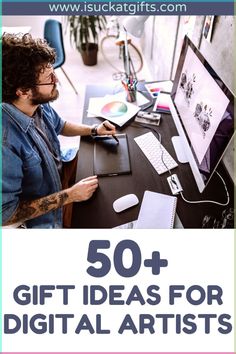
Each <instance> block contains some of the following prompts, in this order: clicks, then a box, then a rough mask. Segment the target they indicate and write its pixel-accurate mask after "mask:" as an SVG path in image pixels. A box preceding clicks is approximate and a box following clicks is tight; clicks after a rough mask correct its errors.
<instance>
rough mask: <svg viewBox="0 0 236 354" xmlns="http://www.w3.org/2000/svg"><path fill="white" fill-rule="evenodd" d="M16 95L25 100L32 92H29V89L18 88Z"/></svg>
mask: <svg viewBox="0 0 236 354" xmlns="http://www.w3.org/2000/svg"><path fill="white" fill-rule="evenodd" d="M16 95H17V96H18V98H21V99H23V100H26V99H29V98H30V97H31V95H32V92H31V89H22V88H18V89H17V90H16Z"/></svg>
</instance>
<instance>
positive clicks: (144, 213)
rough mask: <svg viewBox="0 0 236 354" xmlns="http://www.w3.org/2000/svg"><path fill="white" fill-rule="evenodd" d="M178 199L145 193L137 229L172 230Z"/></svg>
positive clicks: (160, 194)
mask: <svg viewBox="0 0 236 354" xmlns="http://www.w3.org/2000/svg"><path fill="white" fill-rule="evenodd" d="M176 205H177V198H176V197H174V196H172V195H167V194H162V193H156V192H150V191H145V193H144V196H143V200H142V204H141V208H140V211H139V215H138V220H137V222H136V225H135V229H172V228H173V225H174V220H175V213H176Z"/></svg>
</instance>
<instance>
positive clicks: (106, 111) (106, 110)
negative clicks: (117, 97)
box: [101, 101, 128, 118]
mask: <svg viewBox="0 0 236 354" xmlns="http://www.w3.org/2000/svg"><path fill="white" fill-rule="evenodd" d="M127 111H128V107H127V105H126V104H125V103H124V102H119V101H114V102H109V103H107V104H105V106H103V107H102V109H101V113H102V114H103V115H104V116H105V117H107V118H116V117H121V116H123V115H124V114H125V113H126V112H127Z"/></svg>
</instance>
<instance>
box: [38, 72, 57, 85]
mask: <svg viewBox="0 0 236 354" xmlns="http://www.w3.org/2000/svg"><path fill="white" fill-rule="evenodd" d="M50 77H51V82H48V83H45V84H44V83H42V84H35V86H47V85H54V84H55V83H56V82H57V76H56V74H55V73H54V72H52V73H51V74H50Z"/></svg>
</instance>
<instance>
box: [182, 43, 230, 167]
mask: <svg viewBox="0 0 236 354" xmlns="http://www.w3.org/2000/svg"><path fill="white" fill-rule="evenodd" d="M177 87H178V88H177V92H176V96H175V104H176V106H177V108H178V111H179V114H180V116H181V119H182V121H183V124H184V127H185V129H186V131H187V133H188V136H189V139H190V141H191V144H192V146H193V149H194V151H195V153H196V157H197V159H198V162H199V164H201V163H202V161H203V158H204V156H205V154H206V152H207V150H208V148H209V146H210V143H211V141H212V138H213V136H214V134H215V132H216V130H217V128H218V126H219V124H220V122H221V120H222V119H223V115H224V112H225V110H226V108H227V106H228V104H229V99H228V98H227V96H226V95H225V94H224V93H223V92H222V90H221V89H220V87H219V86H218V85H217V83H216V82H215V80H214V79H213V78H212V77H211V76H209V73H208V71H207V70H206V68H205V67H204V66H203V65H202V63H201V62H200V60H199V59H198V58H197V57H196V56H195V54H194V52H193V50H192V49H191V48H188V51H187V53H186V57H185V61H184V64H183V69H182V73H181V75H180V79H179V83H178V86H177ZM192 118H193V119H192Z"/></svg>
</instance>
